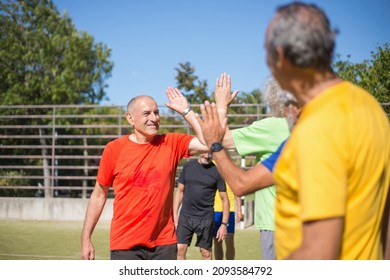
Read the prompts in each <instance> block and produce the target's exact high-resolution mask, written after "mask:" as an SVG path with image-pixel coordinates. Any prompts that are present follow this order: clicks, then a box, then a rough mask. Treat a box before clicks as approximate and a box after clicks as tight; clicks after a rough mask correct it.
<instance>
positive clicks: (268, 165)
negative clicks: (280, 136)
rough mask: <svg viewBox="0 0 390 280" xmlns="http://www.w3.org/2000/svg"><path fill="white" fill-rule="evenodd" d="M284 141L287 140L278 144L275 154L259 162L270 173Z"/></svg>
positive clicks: (284, 142)
mask: <svg viewBox="0 0 390 280" xmlns="http://www.w3.org/2000/svg"><path fill="white" fill-rule="evenodd" d="M286 141H287V139H286V140H284V141H283V142H282V144H280V146H279V148H278V149H277V150H276V151H275V152H273V153H272V154H271V155H270V156H269V157H267V158H266V159H265V160H263V161H262V162H261V163H262V164H263V165H264V166H265V167H266V168H267V169H268V170H269V171H270V172H273V170H274V167H275V164H276V161H277V160H278V158H279V156H280V153H281V152H282V149H283V147H284V144H286Z"/></svg>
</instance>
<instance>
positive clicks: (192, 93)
mask: <svg viewBox="0 0 390 280" xmlns="http://www.w3.org/2000/svg"><path fill="white" fill-rule="evenodd" d="M175 70H176V71H177V76H176V77H175V78H176V80H177V88H178V89H180V90H182V91H184V92H183V94H184V95H185V96H186V97H187V100H188V102H189V103H192V104H200V103H203V102H204V101H205V100H206V99H207V98H208V95H207V81H206V80H199V79H198V76H196V75H194V73H195V67H192V66H191V64H190V63H189V62H185V63H179V68H175Z"/></svg>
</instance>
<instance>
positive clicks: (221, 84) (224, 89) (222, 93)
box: [215, 73, 239, 150]
mask: <svg viewBox="0 0 390 280" xmlns="http://www.w3.org/2000/svg"><path fill="white" fill-rule="evenodd" d="M238 93H239V90H235V91H234V92H233V93H232V92H231V77H230V75H228V74H226V73H223V74H221V76H219V78H218V79H217V80H216V82H215V104H216V106H217V110H218V116H219V119H220V120H223V119H225V118H227V110H228V108H229V106H230V104H231V103H232V102H233V100H234V98H236V96H237V94H238ZM222 144H223V146H224V147H225V148H226V149H228V150H230V149H235V148H236V145H235V144H234V141H233V136H232V132H231V131H230V129H229V127H228V126H226V131H225V136H224V138H223V141H222Z"/></svg>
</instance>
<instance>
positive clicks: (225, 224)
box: [221, 222, 229, 227]
mask: <svg viewBox="0 0 390 280" xmlns="http://www.w3.org/2000/svg"><path fill="white" fill-rule="evenodd" d="M221 225H224V226H226V227H228V225H229V224H228V223H224V222H222V223H221Z"/></svg>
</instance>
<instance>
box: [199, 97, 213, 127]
mask: <svg viewBox="0 0 390 280" xmlns="http://www.w3.org/2000/svg"><path fill="white" fill-rule="evenodd" d="M203 105H204V106H203V111H202V110H201V112H202V116H203V120H204V121H205V122H207V121H212V110H211V106H210V102H209V101H208V100H206V101H205V102H204V104H203ZM201 109H202V107H201Z"/></svg>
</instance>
